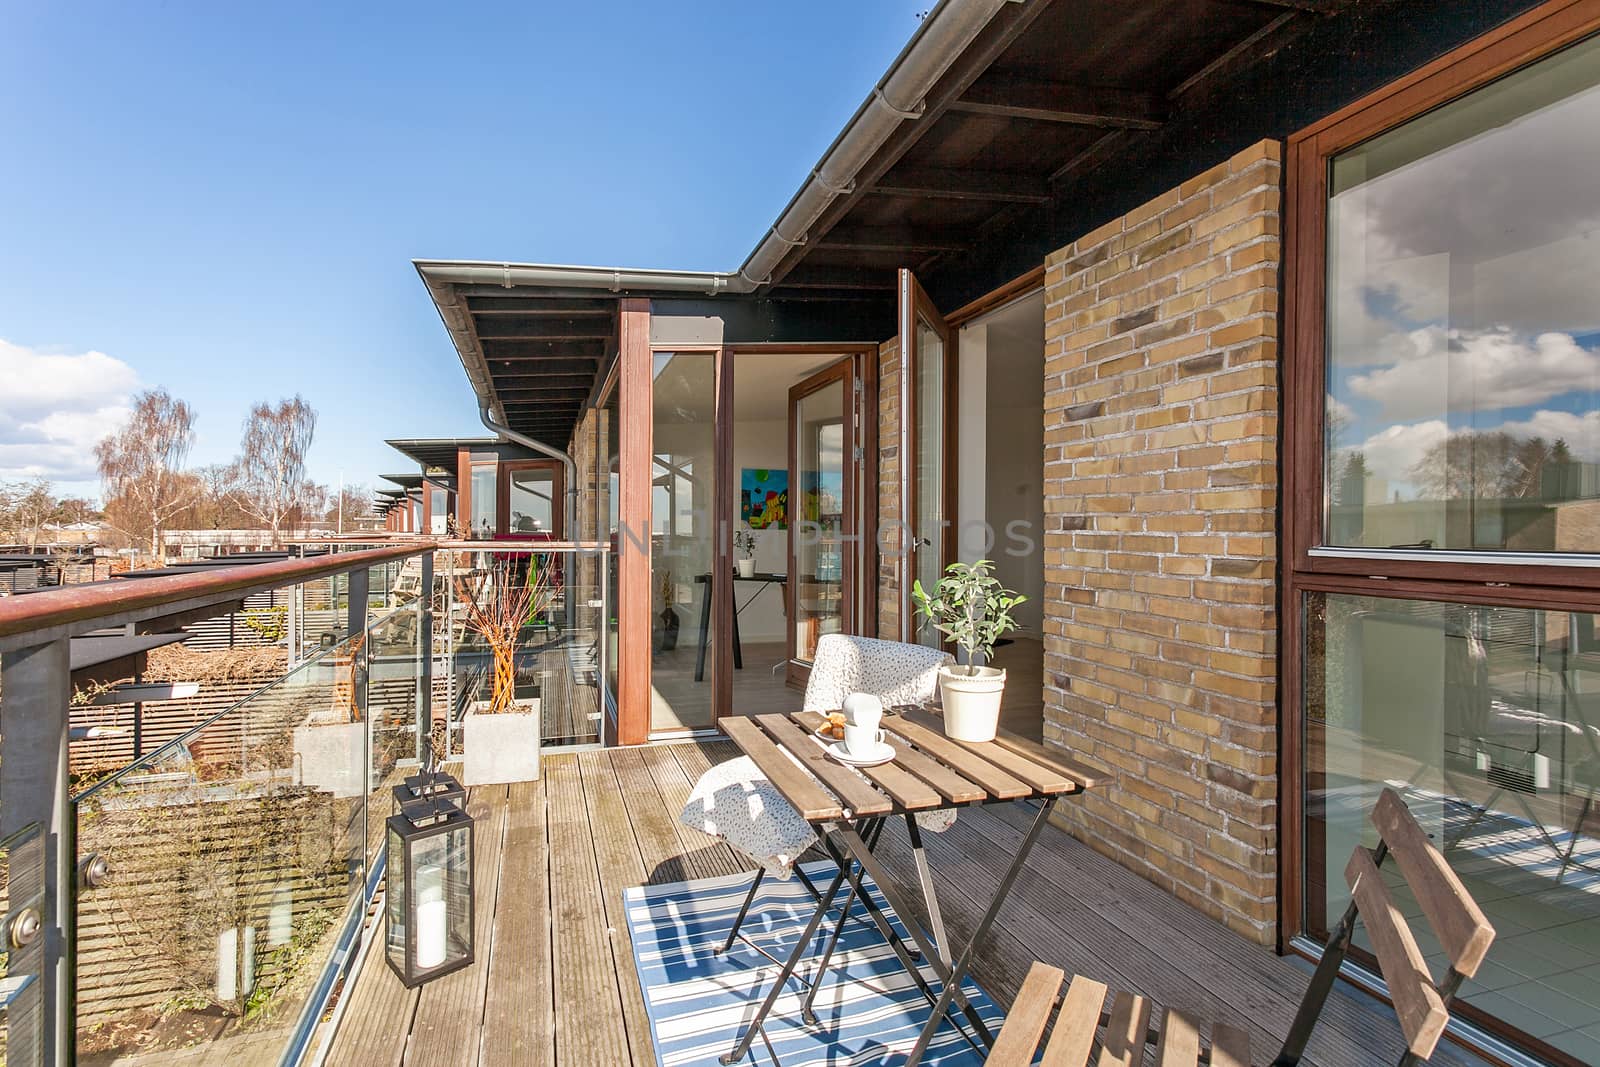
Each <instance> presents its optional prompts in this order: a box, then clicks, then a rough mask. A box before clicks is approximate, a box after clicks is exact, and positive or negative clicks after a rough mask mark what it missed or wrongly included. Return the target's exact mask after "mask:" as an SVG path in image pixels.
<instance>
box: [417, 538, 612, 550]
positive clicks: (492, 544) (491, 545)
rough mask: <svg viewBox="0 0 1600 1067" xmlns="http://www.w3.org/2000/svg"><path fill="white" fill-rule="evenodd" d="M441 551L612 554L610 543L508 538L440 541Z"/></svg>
mask: <svg viewBox="0 0 1600 1067" xmlns="http://www.w3.org/2000/svg"><path fill="white" fill-rule="evenodd" d="M438 546H439V548H440V549H442V550H445V551H450V552H601V553H603V552H610V551H611V542H610V541H533V540H527V541H524V540H521V539H511V538H508V539H506V540H504V541H440V542H438Z"/></svg>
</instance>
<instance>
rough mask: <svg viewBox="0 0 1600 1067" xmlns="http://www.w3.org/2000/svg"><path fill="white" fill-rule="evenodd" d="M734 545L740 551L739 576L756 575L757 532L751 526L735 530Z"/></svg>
mask: <svg viewBox="0 0 1600 1067" xmlns="http://www.w3.org/2000/svg"><path fill="white" fill-rule="evenodd" d="M733 547H734V548H735V549H737V550H738V552H739V559H738V561H737V562H738V566H739V577H741V578H754V577H755V576H756V532H755V531H754V530H752V529H750V528H749V527H747V526H746V527H741V528H740V529H737V530H735V531H733Z"/></svg>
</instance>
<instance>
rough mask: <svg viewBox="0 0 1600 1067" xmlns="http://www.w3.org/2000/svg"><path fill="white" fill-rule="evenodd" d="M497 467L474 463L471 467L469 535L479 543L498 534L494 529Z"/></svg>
mask: <svg viewBox="0 0 1600 1067" xmlns="http://www.w3.org/2000/svg"><path fill="white" fill-rule="evenodd" d="M497 469H498V468H497V467H496V465H495V464H494V463H492V462H490V463H474V464H473V465H472V489H471V494H470V496H471V502H472V530H471V535H472V536H473V537H476V538H477V539H478V540H480V541H488V540H491V539H493V538H494V536H495V534H496V533H497V532H498V531H497V530H496V529H495V523H496V521H497V519H496V515H495V510H496V505H497V503H498V501H497V500H496V493H497V491H498V490H497V486H496V484H495V476H496V471H497Z"/></svg>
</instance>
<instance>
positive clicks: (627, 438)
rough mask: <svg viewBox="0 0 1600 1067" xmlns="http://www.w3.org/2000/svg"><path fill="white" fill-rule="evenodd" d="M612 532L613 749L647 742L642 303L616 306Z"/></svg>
mask: <svg viewBox="0 0 1600 1067" xmlns="http://www.w3.org/2000/svg"><path fill="white" fill-rule="evenodd" d="M620 320H621V321H620V324H619V329H620V347H619V353H618V357H617V361H618V364H619V374H620V378H619V380H618V384H617V388H618V389H619V390H620V391H621V392H620V397H619V403H618V417H619V418H620V420H621V422H622V426H621V427H620V429H619V432H618V451H619V455H618V460H617V461H618V465H619V466H620V468H621V478H620V481H621V485H620V487H619V496H620V497H621V500H620V501H619V508H618V531H617V590H616V597H617V742H618V744H623V745H638V744H643V743H644V742H645V741H646V740H648V739H649V737H650V608H651V605H652V598H651V592H650V483H651V472H652V470H653V467H654V462H655V453H654V440H653V428H654V427H653V422H654V420H653V417H652V411H651V403H652V399H653V396H654V393H653V384H652V380H651V377H652V374H651V372H652V368H651V357H650V301H648V300H644V299H640V298H635V297H630V298H628V299H625V300H623V301H622V302H621V309H620Z"/></svg>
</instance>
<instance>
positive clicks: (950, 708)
mask: <svg viewBox="0 0 1600 1067" xmlns="http://www.w3.org/2000/svg"><path fill="white" fill-rule="evenodd" d="M966 671H967V668H965V667H940V668H939V697H940V699H941V700H943V701H944V732H945V733H946V734H948V735H949V736H951V737H953V738H955V739H956V740H957V741H993V740H994V734H995V730H997V729H998V728H999V726H1000V698H1001V696H1002V695H1003V694H1004V693H1005V689H1006V672H1005V671H1004V670H1002V669H1000V668H998V667H979V668H978V672H977V673H976V674H967V673H966Z"/></svg>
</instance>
